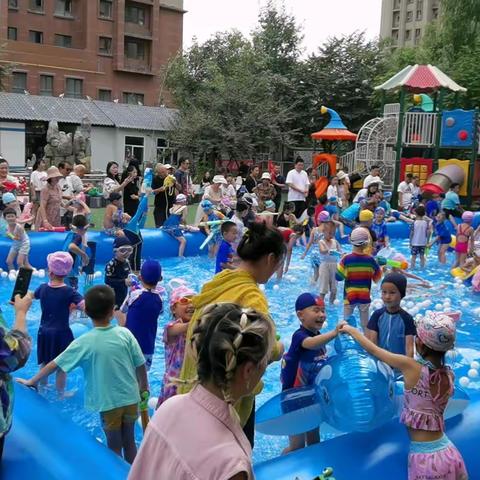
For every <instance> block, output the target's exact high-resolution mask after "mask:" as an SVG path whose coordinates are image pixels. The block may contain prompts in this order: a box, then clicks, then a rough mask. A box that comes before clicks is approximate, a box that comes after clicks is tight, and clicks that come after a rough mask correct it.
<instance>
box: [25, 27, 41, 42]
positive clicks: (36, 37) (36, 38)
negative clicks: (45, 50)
mask: <svg viewBox="0 0 480 480" xmlns="http://www.w3.org/2000/svg"><path fill="white" fill-rule="evenodd" d="M28 39H29V41H30V42H32V43H43V32H37V31H36V30H29V32H28Z"/></svg>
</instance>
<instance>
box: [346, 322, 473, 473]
mask: <svg viewBox="0 0 480 480" xmlns="http://www.w3.org/2000/svg"><path fill="white" fill-rule="evenodd" d="M416 327H417V336H416V338H415V346H416V350H417V352H418V354H419V358H418V359H417V360H414V359H413V358H410V357H407V356H405V355H398V354H394V353H390V352H388V351H387V350H384V349H383V348H380V347H377V346H376V345H375V344H374V343H372V342H371V341H370V340H368V339H367V338H366V337H365V336H364V335H362V334H361V333H360V332H359V331H358V330H357V329H356V328H354V327H352V326H350V325H347V324H342V325H341V327H340V332H341V333H348V334H349V335H351V336H352V337H353V338H354V339H355V340H356V341H357V342H358V343H359V344H360V345H361V346H362V347H363V348H364V349H365V350H366V351H367V352H368V353H370V354H371V355H373V356H375V357H377V358H378V359H379V360H381V361H383V362H385V363H388V364H389V365H390V366H391V367H393V368H395V369H398V370H400V371H401V372H402V374H403V376H404V379H405V400H404V405H403V410H402V413H401V416H400V422H401V423H403V424H405V426H406V427H407V430H408V434H409V436H410V440H411V443H410V453H409V456H408V480H433V479H435V480H467V479H468V475H467V471H466V469H465V464H464V462H463V459H462V456H461V455H460V452H459V451H458V450H457V449H456V447H455V446H454V445H453V444H452V442H451V441H450V440H449V439H448V437H447V436H446V435H445V433H444V432H445V425H444V419H443V414H444V412H445V408H446V406H447V402H448V399H449V398H450V396H451V395H452V393H453V379H454V376H453V372H452V371H451V370H450V368H449V367H447V366H446V365H445V353H446V352H447V351H448V350H451V349H452V348H453V347H454V343H455V322H454V320H453V319H452V318H451V317H449V316H448V315H446V314H444V313H433V314H431V315H429V316H424V317H422V318H420V320H419V321H418V322H417V326H416Z"/></svg>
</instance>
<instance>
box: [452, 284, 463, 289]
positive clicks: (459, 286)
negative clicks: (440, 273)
mask: <svg viewBox="0 0 480 480" xmlns="http://www.w3.org/2000/svg"><path fill="white" fill-rule="evenodd" d="M453 287H454V288H462V287H463V285H462V284H461V283H456V284H455V285H454V286H453Z"/></svg>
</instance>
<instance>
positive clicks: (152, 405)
mask: <svg viewBox="0 0 480 480" xmlns="http://www.w3.org/2000/svg"><path fill="white" fill-rule="evenodd" d="M157 402H158V398H157V397H150V398H149V399H148V408H151V409H152V410H155V408H156V407H157Z"/></svg>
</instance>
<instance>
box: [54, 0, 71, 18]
mask: <svg viewBox="0 0 480 480" xmlns="http://www.w3.org/2000/svg"><path fill="white" fill-rule="evenodd" d="M55 15H60V16H62V17H72V0H57V1H56V3H55Z"/></svg>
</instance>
